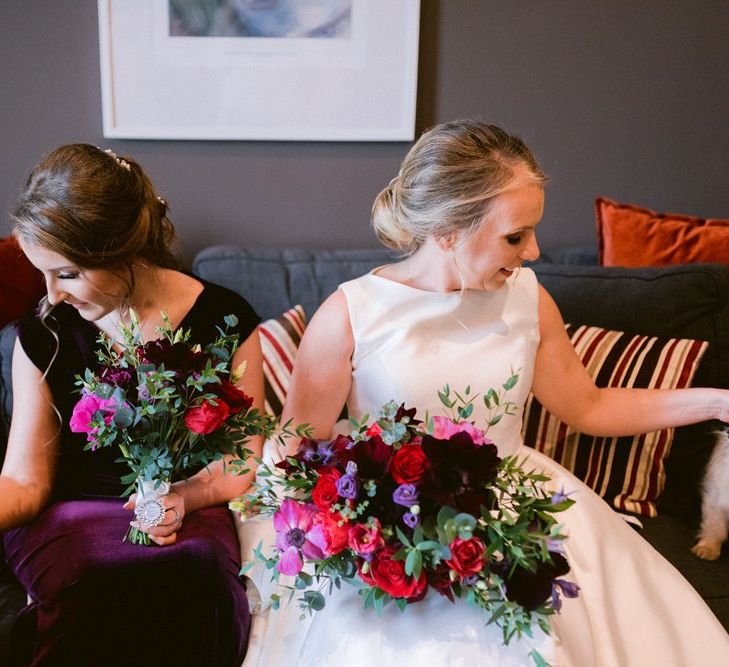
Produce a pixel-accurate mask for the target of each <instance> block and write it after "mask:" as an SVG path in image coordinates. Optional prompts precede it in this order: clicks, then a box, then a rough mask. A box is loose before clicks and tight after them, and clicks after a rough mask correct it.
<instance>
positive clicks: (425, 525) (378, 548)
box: [233, 373, 578, 664]
mask: <svg viewBox="0 0 729 667" xmlns="http://www.w3.org/2000/svg"><path fill="white" fill-rule="evenodd" d="M517 381H518V374H517V373H512V376H511V377H510V378H509V379H508V380H507V381H506V382H505V383H504V384H503V385H502V387H501V388H500V389H499V390H498V391H497V390H494V389H490V390H489V391H488V392H487V393H486V394H484V395H483V396H482V397H481V399H482V400H483V402H484V405H485V407H486V409H487V413H488V419H487V424H486V428H485V429H483V430H482V429H479V428H477V427H476V426H475V425H474V424H473V423H472V422H471V421H470V417H471V415H472V413H473V407H474V401H475V400H476V399H477V398H478V396H475V395H473V396H472V395H471V392H470V390H469V389H468V388H467V389H466V390H465V392H463V393H462V394H459V393H454V394H451V391H450V389H449V388H448V387H447V386H446V387H445V388H444V389H443V391H441V392H439V398H440V400H441V402H442V404H443V405H444V407H445V408H446V412H447V413H448V414H449V416H433V417H428V416H427V415H426V416H425V420H424V421H421V420H418V419H417V418H416V410H415V409H414V408H406V407H405V406H404V405H397V404H396V403H394V402H391V403H388V404H386V405H385V406H383V408H382V409H381V411H380V412H379V414H378V415H377V417H376V419H375V420H373V421H369V420H368V418H367V417H365V418H364V419H363V420H362V422H361V423H356V422H353V426H354V428H353V430H352V432H351V433H350V434H349V435H341V436H338V437H337V438H335V439H334V440H331V441H316V440H312V439H308V438H303V439H302V440H301V442H300V445H299V448H298V451H297V453H296V455H295V456H291V457H288V458H287V459H286V460H284V461H282V462H280V463H278V464H276V466H275V467H270V466H267V465H265V464H262V466H261V468H260V469H259V481H258V487H257V489H256V491H255V492H254V493H252V494H249V495H248V496H246V497H245V498H243V499H242V500H241V501H239V502H237V503H234V504H233V509H237V510H239V511H241V512H242V513H244V514H250V513H254V512H259V513H260V512H264V513H270V514H272V516H273V526H274V529H275V532H276V543H275V549H274V550H273V553H269V554H264V553H263V547H262V545H261V544H259V545H258V547H257V548H256V550H255V552H254V553H255V560H254V562H252V563H250V564H248V565H247V566H246V567H244V570H243V571H244V572H247V571H248V570H249V568H251V567H253V566H254V565H255V564H256V563H259V562H262V563H265V566H266V567H267V568H268V569H269V570H270V571H271V573H272V576H273V579H274V580H276V581H277V582H278V589H277V590H278V591H279V592H277V593H275V594H274V595H273V596H272V598H271V600H270V604H272V605H273V607H274V608H277V607H278V606H279V605H280V604H281V603H282V602H283V601H285V599H289V600H290V599H291V598H292V597H294V596H296V595H297V594H298V596H299V604H300V606H301V608H302V610H303V611H305V612H306V611H308V612H311V611H315V610H319V609H322V608H323V607H324V606H325V603H326V597H325V594H326V593H331V592H332V590H333V588H335V587H336V588H339V587H340V585H341V583H342V582H343V581H346V582H348V583H351V584H353V585H355V586H357V587H358V588H359V589H360V591H359V592H360V595H361V597H362V600H363V602H364V606H365V607H372V608H374V609H375V610H380V609H381V608H382V607H383V606H384V605H385V604H387V603H389V602H393V603H394V604H396V605H397V606H398V607H399V608H400V609H403V610H404V609H405V608H406V607H407V605H408V604H410V603H414V602H418V601H419V600H422V599H423V598H424V597H425V595H426V594H428V593H429V592H430V591H433V593H435V594H440V595H443V596H445V597H446V598H448V599H449V600H451V601H454V600H455V598H457V597H458V598H460V597H465V598H467V599H468V600H469V601H470V602H471V603H472V604H474V605H476V606H477V607H480V608H481V609H483V610H484V612H485V613H486V620H487V622H488V623H495V624H496V625H498V626H499V627H501V629H502V631H503V638H504V642H505V643H508V642H509V641H510V640H511V639H512V638H514V637H520V636H521V635H522V634H526V635H528V636H531V633H532V626H533V624H534V623H536V624H538V626H539V627H541V628H542V630H544V631H545V632H547V633H548V632H549V623H548V620H547V619H548V617H549V616H550V615H551V614H554V613H555V612H558V611H559V610H560V607H561V605H562V598H563V597H567V598H571V597H576V596H577V594H578V587H577V586H576V585H575V584H574V583H572V582H570V581H568V580H567V579H564V578H563V577H564V576H565V575H566V574H567V573H568V572H569V569H570V568H569V565H568V563H567V560H566V558H565V555H564V550H563V543H564V541H565V539H566V537H565V535H564V534H563V532H562V530H561V527H560V525H559V524H558V523H557V520H556V518H555V515H556V514H558V513H559V512H561V511H563V510H566V509H567V508H568V507H570V506H571V505H572V504H573V502H574V501H572V500H571V499H569V498H568V497H567V496H566V494H565V493H563V492H552V491H549V490H548V488H547V486H546V484H545V483H546V482H548V481H549V478H548V477H546V476H545V475H542V474H539V473H537V472H527V471H525V470H524V469H523V467H522V466H521V465H520V464H519V462H518V461H517V460H516V459H515V458H514V457H507V458H500V457H499V456H498V454H497V449H496V445H495V444H494V443H493V442H492V441H491V440H490V439H489V438H488V437H487V435H486V432H487V430H488V428H489V427H490V426H493V425H495V424H496V423H498V422H499V421H500V420H501V418H502V417H503V416H504V415H506V414H510V415H512V414H515V411H516V409H517V406H516V405H515V404H514V403H512V402H510V401H508V400H506V392H508V391H509V389H511V388H512V387H514V385H515V384H516V383H517ZM280 575H288V576H289V577H292V578H293V582H292V583H284V580H283V579H280ZM290 581H291V580H289V582H290ZM431 594H432V593H431ZM533 658H534V661H535V662H536V664H544V663H543V660H542V658H541V656H540V655H538V654H537V653H534V654H533Z"/></svg>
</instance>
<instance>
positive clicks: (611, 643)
mask: <svg viewBox="0 0 729 667" xmlns="http://www.w3.org/2000/svg"><path fill="white" fill-rule="evenodd" d="M340 289H341V290H342V291H343V292H344V295H345V297H346V300H347V304H348V308H349V316H350V321H351V325H352V331H353V336H354V344H355V345H354V354H353V357H352V366H353V376H352V386H351V391H350V394H349V398H348V401H347V406H348V410H349V413H350V414H351V415H352V416H354V417H355V418H360V417H361V416H362V415H364V414H369V415H371V416H372V415H374V414H376V412H377V410H378V408H379V407H381V406H382V404H383V403H385V402H387V401H389V400H395V401H397V402H405V404H406V406H408V407H417V408H418V411H419V415H420V416H421V417H422V416H423V415H424V414H425V411H426V410H427V411H428V412H429V414H431V415H434V414H443V411H442V406H441V404H440V402H439V400H438V397H437V391H438V390H439V389H441V388H443V387H444V386H445V385H446V384H449V385H450V387H451V388H452V389H454V390H463V389H464V388H465V387H466V386H470V387H471V389H472V391H474V392H479V393H484V392H486V391H487V390H488V389H489V388H490V387H494V388H499V387H500V386H501V384H502V383H503V382H504V381H505V380H506V379H507V378H508V377H509V375H510V373H511V370H512V369H520V376H519V381H518V383H517V385H516V386H515V387H514V388H513V389H512V390H511V392H510V394H509V396H508V399H509V400H512V401H514V402H516V403H517V404H518V405H519V406H522V405H523V403H524V401H525V399H526V398H527V395H528V393H529V390H530V386H531V382H532V375H533V370H534V363H535V358H536V353H537V348H538V344H539V322H538V285H537V281H536V277H535V275H534V273H533V272H532V271H530V270H529V269H521V270H520V271H519V272H517V273H516V274H514V275H513V276H512V277H511V278H509V280H508V281H507V283H506V285H505V286H504V287H503V288H502V289H499V290H495V291H477V290H466V291H464V292H463V293H435V292H428V291H423V290H419V289H416V288H413V287H409V286H406V285H402V284H400V283H396V282H393V281H391V280H388V279H386V278H383V277H381V276H378V275H377V271H376V270H375V271H373V272H372V273H370V274H367V275H365V276H363V277H361V278H358V279H356V280H353V281H350V282H347V283H344V284H343V285H341V286H340ZM477 405H478V406H480V408H481V410H485V408H484V406H483V403H482V402H481V401H477ZM474 418H475V421H476V424H477V425H478V424H479V423H480V424H482V425H483V424H485V414H484V413H483V412H481V413H479V410H478V408H477V409H476V410H475V412H474ZM488 435H489V437H490V438H491V439H492V440H493V441H494V442H495V443H496V444H497V446H498V449H499V453H500V455H501V456H505V455H513V454H515V455H517V456H518V457H519V459H520V460H523V461H524V463H523V465H524V466H525V467H526V468H527V469H537V470H541V471H544V472H545V473H546V474H548V475H549V476H550V477H551V478H552V482H551V483H550V485H551V487H552V488H553V489H554V490H561V489H564V491H565V492H566V493H569V494H572V495H571V497H572V498H573V499H574V500H576V503H575V505H573V506H572V507H571V508H570V509H569V510H567V511H566V512H564V513H562V514H561V515H559V517H558V518H559V519H560V522H561V523H562V524H563V525H564V526H565V527H566V532H567V533H568V534H569V539H568V541H567V545H566V554H567V557H568V559H569V563H570V565H571V568H572V569H571V571H570V573H569V574H568V575H567V576H566V577H565V578H566V579H568V580H570V581H573V582H575V583H577V584H578V585H579V586H580V596H579V597H578V598H576V599H566V600H564V603H563V608H562V612H561V613H560V614H559V615H555V616H553V617H551V629H552V631H551V635H550V636H546V635H543V634H541V633H539V632H535V636H534V637H533V638H525V639H523V640H512V642H510V644H509V645H508V646H503V644H502V643H501V633H500V630H497V629H496V628H494V627H492V626H487V625H486V615H485V613H484V612H483V611H482V610H480V609H477V608H475V607H471V606H469V605H468V604H467V603H465V602H464V601H458V602H457V603H456V604H455V605H453V604H451V603H450V602H449V601H448V600H447V599H446V598H444V597H442V596H440V595H438V594H437V593H436V592H434V591H432V590H431V591H429V593H428V595H427V596H426V598H425V599H424V600H423V601H422V602H419V603H416V604H412V605H410V606H408V608H407V609H406V610H405V612H404V613H401V612H400V611H398V610H397V609H396V608H395V607H394V605H389V606H388V607H385V611H384V613H383V615H382V616H378V615H377V614H376V613H375V612H374V611H373V610H372V609H366V610H365V609H363V607H362V602H361V600H360V598H359V597H358V595H357V593H356V590H355V589H354V588H349V587H344V589H342V590H340V591H335V592H334V594H333V596H332V597H331V598H329V599H328V600H327V604H326V607H325V609H324V610H323V611H321V612H317V613H316V614H314V616H313V617H311V618H306V619H305V620H303V621H301V620H299V610H298V609H297V608H296V605H295V604H294V605H290V606H289V607H286V608H284V609H282V610H279V611H267V612H265V613H263V614H260V615H259V616H255V617H254V622H253V628H252V631H251V644H250V648H249V654H248V656H247V658H246V661H245V663H244V664H245V667H249V666H253V665H257V666H260V667H263V666H264V665H265V666H266V667H274V666H276V665H290V664H297V665H311V666H321V667H323V666H334V665H339V664H343V665H347V667H360V666H361V667H364V666H365V665H378V667H385V666H393V667H410V666H413V667H414V666H415V665H424V664H432V665H439V666H440V665H451V666H464V667H465V666H468V667H471V666H472V665H479V666H489V667H496V666H504V665H530V664H533V663H532V659H531V658H530V657H529V653H530V652H531V651H532V650H533V649H537V650H538V651H539V652H540V653H541V654H542V656H543V657H544V658H546V659H547V661H548V662H549V664H550V665H553V666H555V667H556V666H568V667H633V666H635V667H643V666H644V665H661V666H662V667H698V666H700V665H714V664H729V636H728V635H727V633H726V632H725V631H724V629H723V628H722V626H721V625H720V623H719V622H718V621H717V619H716V617H715V616H714V615H713V614H712V613H711V611H710V610H709V608H708V607H707V606H706V605H705V603H704V602H703V600H702V599H701V598H700V597H699V595H698V594H697V593H696V592H695V591H694V590H693V588H692V587H691V586H690V585H689V584H688V583H687V582H686V580H685V579H684V578H683V577H682V576H681V575H680V574H679V573H678V571H677V570H675V569H674V568H673V566H672V565H670V564H669V563H668V562H667V561H666V560H665V559H664V558H663V557H662V556H660V555H659V554H658V552H656V551H655V550H654V549H653V548H652V547H651V546H650V545H649V544H648V543H647V542H646V541H645V540H644V539H643V538H641V537H640V535H638V534H637V533H636V531H635V530H634V529H633V528H632V527H630V526H629V525H628V524H627V523H625V521H624V520H623V519H622V518H621V517H620V515H618V514H616V513H615V512H614V511H613V510H612V509H611V508H610V507H609V506H608V505H607V504H606V503H605V502H604V501H603V500H602V499H601V498H600V497H598V496H597V495H596V494H595V493H594V492H593V491H592V490H591V489H589V488H588V487H586V486H585V485H584V484H583V483H582V482H580V481H579V480H578V479H577V478H575V477H574V476H573V475H571V474H570V473H569V472H568V471H567V470H565V469H564V468H562V467H561V466H560V465H558V464H557V463H555V462H554V461H553V460H551V459H549V458H547V457H546V456H544V455H542V454H540V453H539V452H536V451H534V450H532V449H530V448H528V447H525V446H524V445H523V443H522V439H521V415H520V414H519V413H517V414H516V415H514V416H507V417H504V418H503V419H502V420H501V421H500V422H499V423H498V424H497V425H495V426H493V427H492V428H491V429H490V430H489V431H488ZM254 525H255V520H254V523H253V525H252V526H251V529H252V530H251V532H252V535H251V538H252V539H251V538H246V536H245V523H244V524H243V526H242V530H241V534H242V540H243V541H244V542H247V541H253V540H255V539H257V538H260V535H261V533H262V532H263V531H260V532H259V533H258V534H257V535H255V536H254V535H253V534H254V533H255V532H256V531H255V529H253V526H254ZM270 539H271V538H270V537H269V543H270ZM244 546H245V545H244ZM255 575H256V576H258V579H257V580H256V583H257V584H258V585H259V586H260V587H265V586H266V578H265V575H261V574H260V573H255ZM262 592H263V594H264V595H265V594H267V593H268V592H269V591H262Z"/></svg>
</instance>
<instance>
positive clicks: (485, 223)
mask: <svg viewBox="0 0 729 667" xmlns="http://www.w3.org/2000/svg"><path fill="white" fill-rule="evenodd" d="M543 212H544V190H543V189H542V188H541V186H539V185H536V184H534V183H529V182H523V181H522V183H521V184H517V185H515V187H514V188H513V189H510V190H508V191H507V192H504V193H503V194H500V195H498V196H497V197H495V198H494V199H493V200H492V202H491V206H490V210H489V212H488V213H487V214H486V215H485V216H484V219H483V220H482V222H481V227H480V228H479V230H478V231H477V232H476V233H475V234H473V235H472V236H471V237H469V238H468V239H467V240H466V242H465V244H464V245H463V247H462V248H460V249H458V250H457V251H456V253H455V262H456V264H457V266H458V270H459V271H460V273H461V275H462V277H463V279H464V282H465V287H466V288H469V289H486V290H495V289H499V288H501V287H503V286H504V283H505V282H506V279H507V278H508V277H509V276H511V275H512V274H513V273H514V270H515V269H518V268H519V267H520V266H521V265H522V264H523V263H524V262H526V261H533V260H535V259H537V258H538V257H539V246H538V245H537V240H536V236H535V228H536V226H537V224H538V223H539V221H540V220H541V218H542V213H543Z"/></svg>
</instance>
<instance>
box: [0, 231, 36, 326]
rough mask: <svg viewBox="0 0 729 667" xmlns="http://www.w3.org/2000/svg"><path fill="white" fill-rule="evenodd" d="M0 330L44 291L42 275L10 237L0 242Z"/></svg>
mask: <svg viewBox="0 0 729 667" xmlns="http://www.w3.org/2000/svg"><path fill="white" fill-rule="evenodd" d="M0 288H1V289H2V295H3V297H2V299H0V327H3V326H5V325H6V324H7V323H8V322H11V321H12V320H16V319H18V318H19V317H20V316H21V315H24V314H25V312H26V311H27V310H28V309H29V308H32V307H33V306H35V304H37V303H38V300H39V299H40V298H41V296H42V295H43V293H44V291H45V287H44V283H43V276H42V274H41V272H40V271H38V269H36V268H35V267H34V266H33V265H32V264H31V263H30V262H29V261H28V258H27V257H26V256H25V255H24V254H23V251H22V250H21V249H20V246H19V245H18V242H17V241H16V240H15V239H14V238H13V237H12V236H9V237H6V238H2V239H0Z"/></svg>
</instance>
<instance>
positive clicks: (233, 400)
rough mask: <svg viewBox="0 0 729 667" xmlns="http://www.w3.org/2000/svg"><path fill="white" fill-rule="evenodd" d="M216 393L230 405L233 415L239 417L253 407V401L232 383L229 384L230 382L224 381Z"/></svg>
mask: <svg viewBox="0 0 729 667" xmlns="http://www.w3.org/2000/svg"><path fill="white" fill-rule="evenodd" d="M215 393H216V394H217V395H218V396H220V398H222V399H223V400H224V401H225V402H226V403H227V404H228V407H229V408H230V414H231V415H237V414H238V413H239V412H242V411H243V410H247V409H248V408H250V407H251V405H253V399H252V398H251V397H250V396H249V395H248V394H246V393H245V392H244V391H242V390H240V389H238V387H236V386H235V385H234V384H233V383H232V382H228V380H223V382H222V383H221V384H220V385H219V386H218V387H216V388H215Z"/></svg>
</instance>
